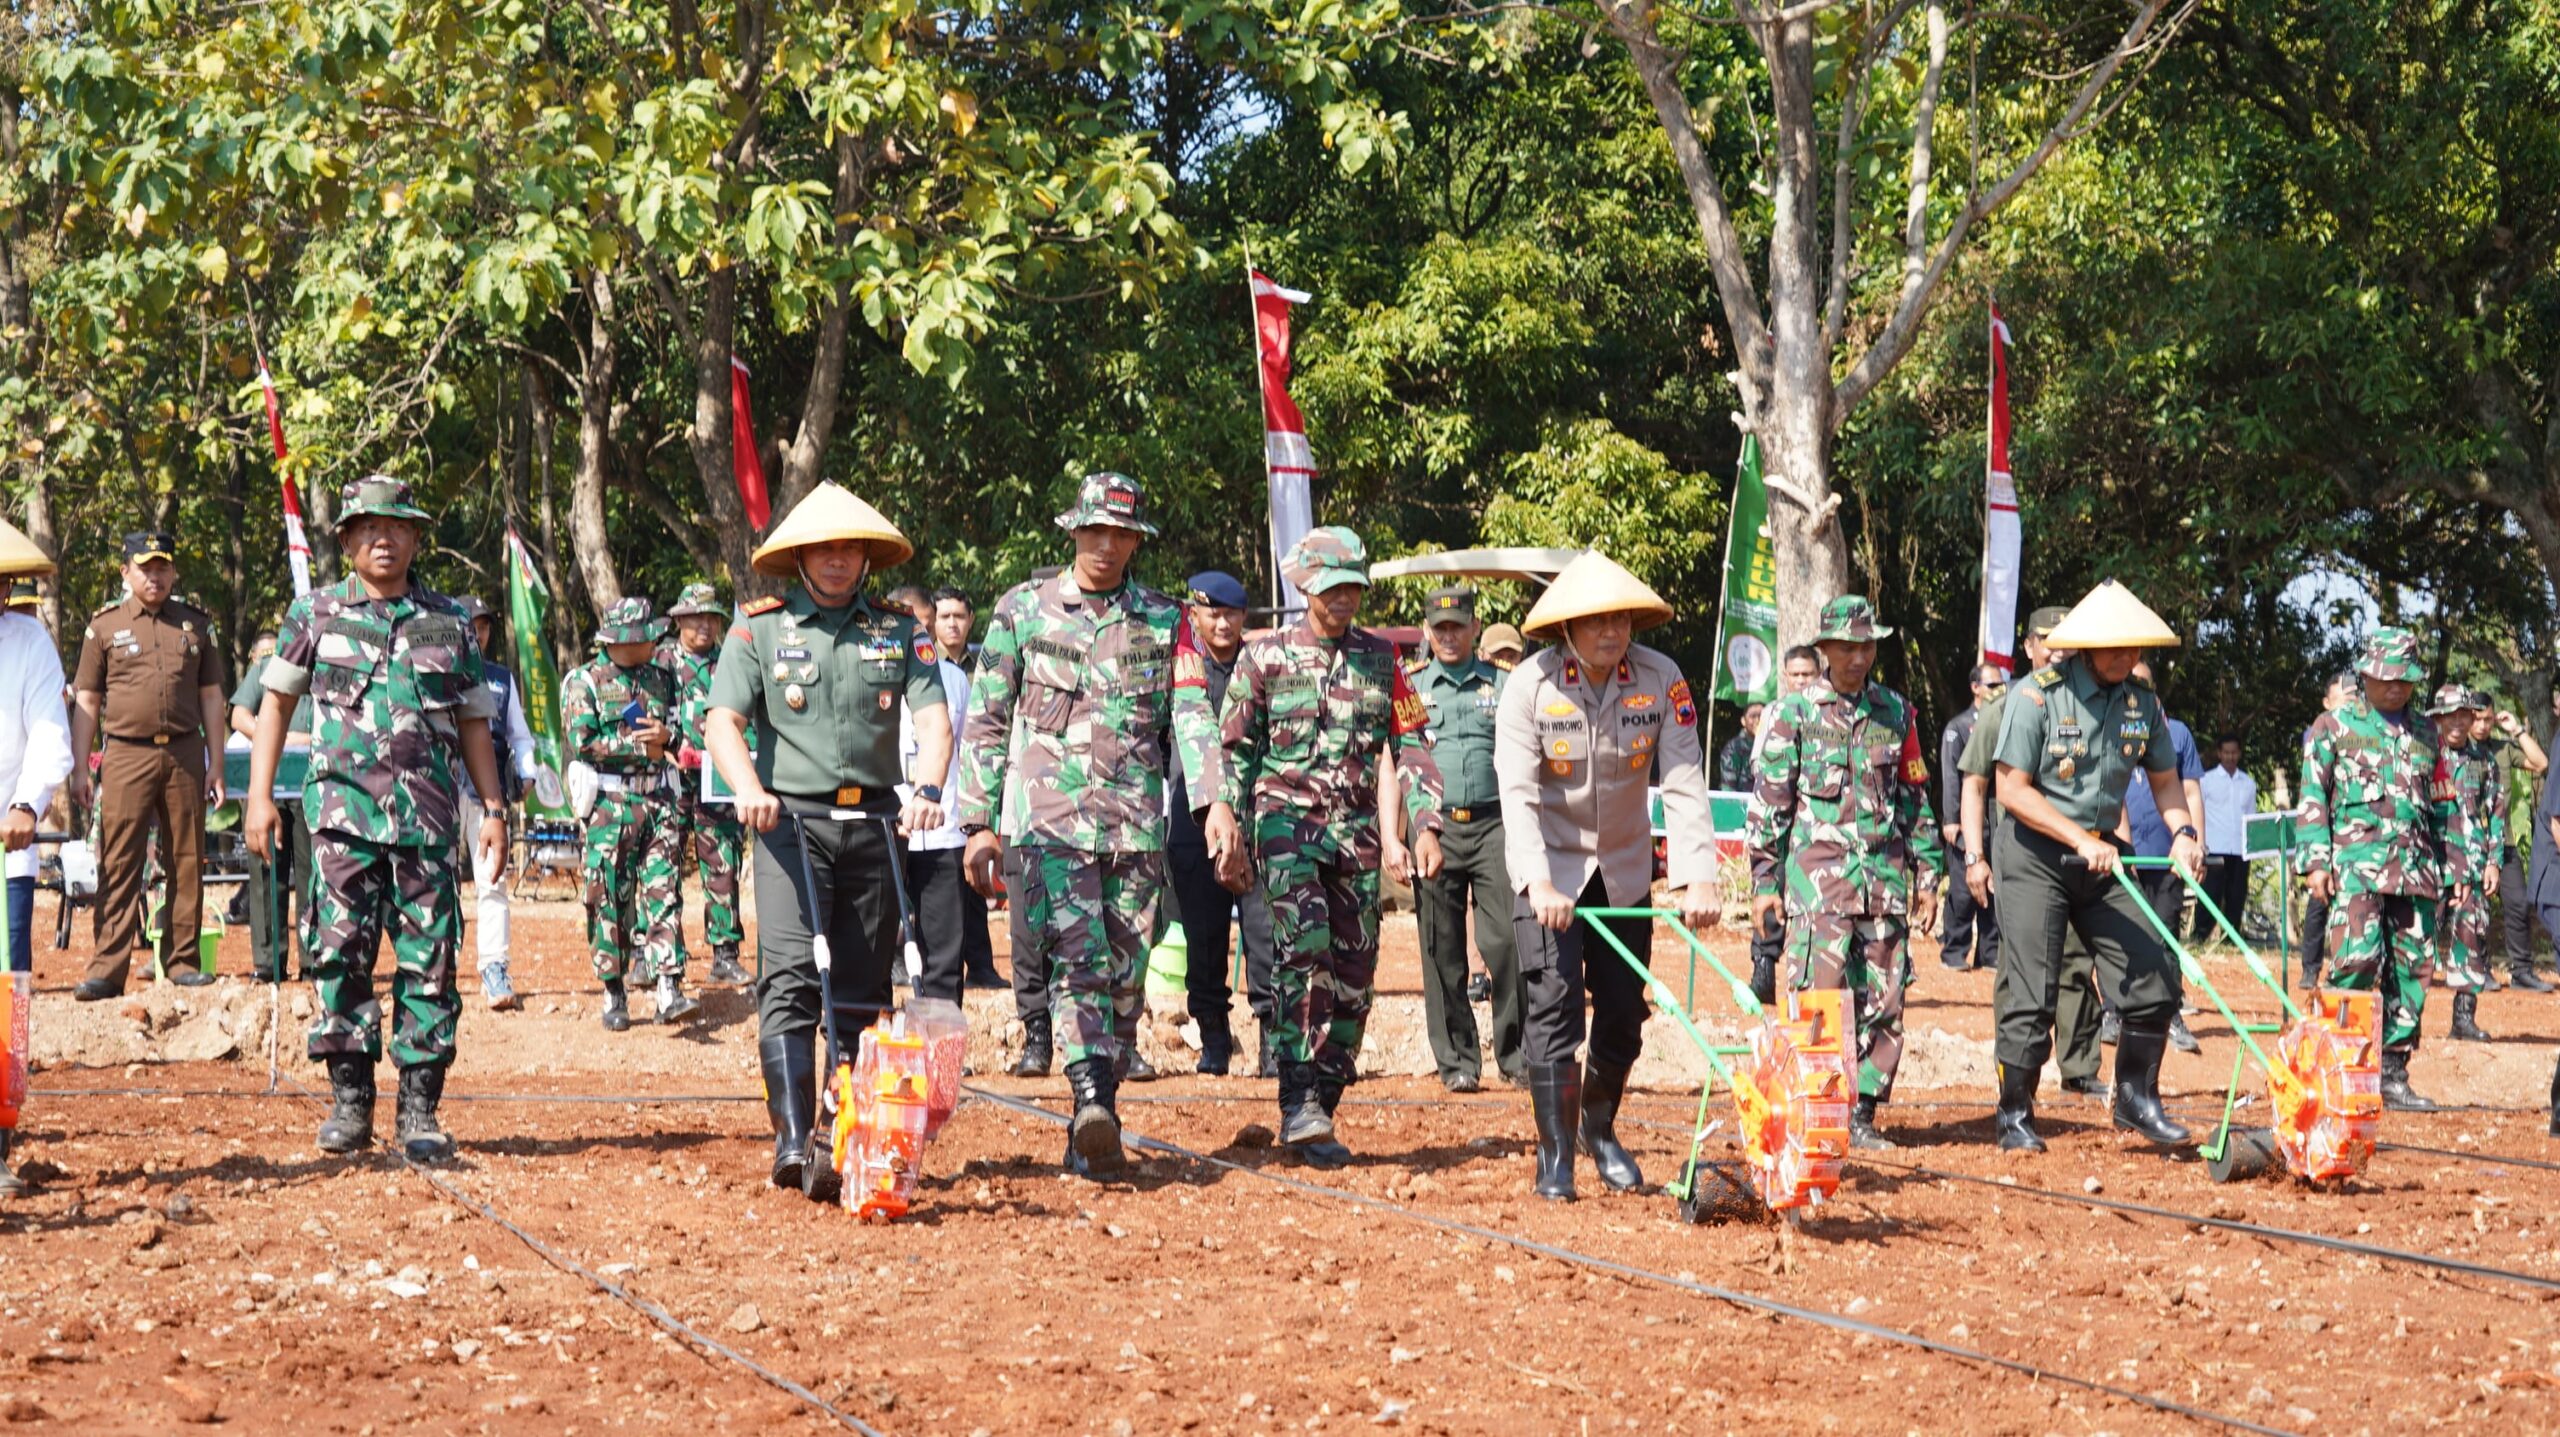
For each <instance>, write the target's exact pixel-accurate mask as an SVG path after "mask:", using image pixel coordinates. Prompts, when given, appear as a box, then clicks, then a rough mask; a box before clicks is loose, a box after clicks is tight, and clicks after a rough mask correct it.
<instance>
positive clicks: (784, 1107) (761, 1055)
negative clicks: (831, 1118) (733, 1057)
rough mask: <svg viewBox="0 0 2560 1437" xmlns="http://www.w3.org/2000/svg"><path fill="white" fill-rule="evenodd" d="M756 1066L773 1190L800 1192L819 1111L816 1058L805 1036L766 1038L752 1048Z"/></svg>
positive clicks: (791, 1034)
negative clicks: (769, 1137)
mask: <svg viewBox="0 0 2560 1437" xmlns="http://www.w3.org/2000/svg"><path fill="white" fill-rule="evenodd" d="M756 1062H757V1064H758V1065H759V1066H760V1067H762V1068H763V1070H764V1110H765V1116H766V1117H767V1118H769V1119H770V1120H771V1121H772V1123H773V1185H774V1186H775V1187H778V1188H784V1189H795V1188H799V1187H800V1186H801V1177H802V1174H803V1171H804V1169H806V1167H807V1166H808V1162H809V1125H810V1122H811V1120H812V1118H813V1117H814V1115H815V1114H816V1113H817V1110H818V1056H817V1053H816V1051H815V1050H814V1049H813V1048H812V1046H811V1044H810V1041H809V1035H808V1034H806V1033H786V1034H767V1035H766V1036H765V1038H764V1039H763V1040H762V1041H761V1042H759V1043H757V1044H756Z"/></svg>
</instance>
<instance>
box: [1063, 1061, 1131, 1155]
mask: <svg viewBox="0 0 2560 1437" xmlns="http://www.w3.org/2000/svg"><path fill="white" fill-rule="evenodd" d="M1067 1088H1068V1090H1069V1091H1070V1092H1072V1093H1074V1094H1075V1104H1076V1115H1075V1119H1074V1121H1073V1122H1071V1123H1069V1124H1068V1126H1067V1171H1068V1172H1071V1173H1074V1174H1075V1175H1076V1176H1077V1177H1080V1178H1088V1179H1091V1180H1093V1181H1096V1182H1099V1181H1101V1180H1103V1179H1104V1178H1114V1177H1118V1176H1119V1175H1120V1174H1122V1173H1124V1172H1127V1171H1128V1170H1129V1155H1128V1154H1127V1153H1125V1152H1123V1151H1121V1148H1120V1111H1119V1106H1118V1104H1119V1095H1120V1080H1119V1077H1118V1075H1117V1074H1115V1073H1113V1072H1112V1070H1111V1060H1110V1059H1109V1058H1087V1059H1085V1060H1084V1061H1083V1062H1080V1063H1069V1064H1067Z"/></svg>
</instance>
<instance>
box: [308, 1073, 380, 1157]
mask: <svg viewBox="0 0 2560 1437" xmlns="http://www.w3.org/2000/svg"><path fill="white" fill-rule="evenodd" d="M372 1142H373V1059H371V1058H368V1057H366V1056H365V1055H364V1054H362V1053H336V1054H332V1055H331V1056H330V1058H329V1117H328V1119H327V1121H325V1122H323V1123H321V1124H320V1138H319V1143H320V1151H322V1152H324V1153H355V1152H362V1151H364V1149H365V1148H366V1147H368V1146H370V1145H371V1144H372Z"/></svg>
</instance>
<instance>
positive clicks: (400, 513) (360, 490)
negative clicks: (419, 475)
mask: <svg viewBox="0 0 2560 1437" xmlns="http://www.w3.org/2000/svg"><path fill="white" fill-rule="evenodd" d="M369 516H380V517H381V518H385V519H407V520H409V521H411V522H412V523H418V524H424V523H427V522H429V521H430V520H432V519H433V518H434V517H435V516H434V515H432V514H429V513H428V512H427V511H426V510H424V509H421V508H419V507H418V506H417V504H416V503H415V502H414V501H413V500H412V499H411V498H410V494H409V484H408V481H407V480H404V479H394V478H392V477H391V476H390V475H388V474H368V475H366V476H365V477H363V478H362V479H358V480H356V481H354V482H353V483H350V484H348V485H347V486H346V487H345V488H343V489H340V490H339V491H338V523H337V527H338V528H340V529H344V528H345V527H347V526H348V525H349V524H352V523H354V522H355V521H356V520H358V519H363V518H366V517H369Z"/></svg>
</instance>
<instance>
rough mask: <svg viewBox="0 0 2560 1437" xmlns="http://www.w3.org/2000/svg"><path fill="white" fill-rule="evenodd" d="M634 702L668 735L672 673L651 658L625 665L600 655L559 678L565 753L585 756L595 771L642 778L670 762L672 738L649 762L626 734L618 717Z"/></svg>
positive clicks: (672, 715) (672, 717)
mask: <svg viewBox="0 0 2560 1437" xmlns="http://www.w3.org/2000/svg"><path fill="white" fill-rule="evenodd" d="M634 703H638V704H639V705H640V706H641V707H642V708H643V709H645V710H646V711H647V714H648V717H650V718H653V719H656V720H657V721H658V722H660V723H662V724H665V725H666V726H667V728H668V730H669V731H670V734H671V735H672V733H673V731H674V730H675V728H676V726H677V722H676V721H677V709H676V676H675V674H674V673H673V672H672V671H670V670H668V669H667V668H665V667H663V666H662V665H660V664H659V662H658V661H657V660H656V659H654V658H651V659H647V660H644V661H643V662H640V663H637V664H633V665H632V666H631V667H629V668H627V669H626V668H624V667H623V666H622V665H620V664H617V663H615V662H614V661H613V660H612V659H610V658H608V657H606V656H605V655H603V654H598V655H596V656H595V657H594V658H593V659H590V660H588V661H587V662H586V663H584V664H581V665H579V666H578V667H577V668H574V669H571V670H570V671H569V677H567V678H565V679H563V680H561V681H560V726H561V728H562V730H563V731H564V732H565V733H566V734H567V735H568V749H569V756H570V757H571V758H577V759H584V760H586V762H587V765H588V766H589V767H591V768H593V769H594V770H595V771H596V772H598V773H619V774H629V775H634V776H647V775H650V774H656V773H662V772H664V771H665V770H666V769H667V768H668V767H670V766H672V765H673V764H674V763H675V744H674V742H673V739H672V737H670V740H669V742H668V745H667V748H666V750H665V752H664V753H663V755H662V756H661V757H660V758H659V759H658V760H657V761H656V762H654V763H653V762H651V761H650V759H649V755H648V752H647V751H646V750H644V749H642V748H641V747H640V741H639V740H638V739H636V738H633V737H632V736H631V725H630V724H629V723H628V722H626V721H625V720H624V718H623V716H622V715H623V711H624V710H626V709H628V708H630V707H631V705H632V704H634Z"/></svg>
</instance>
